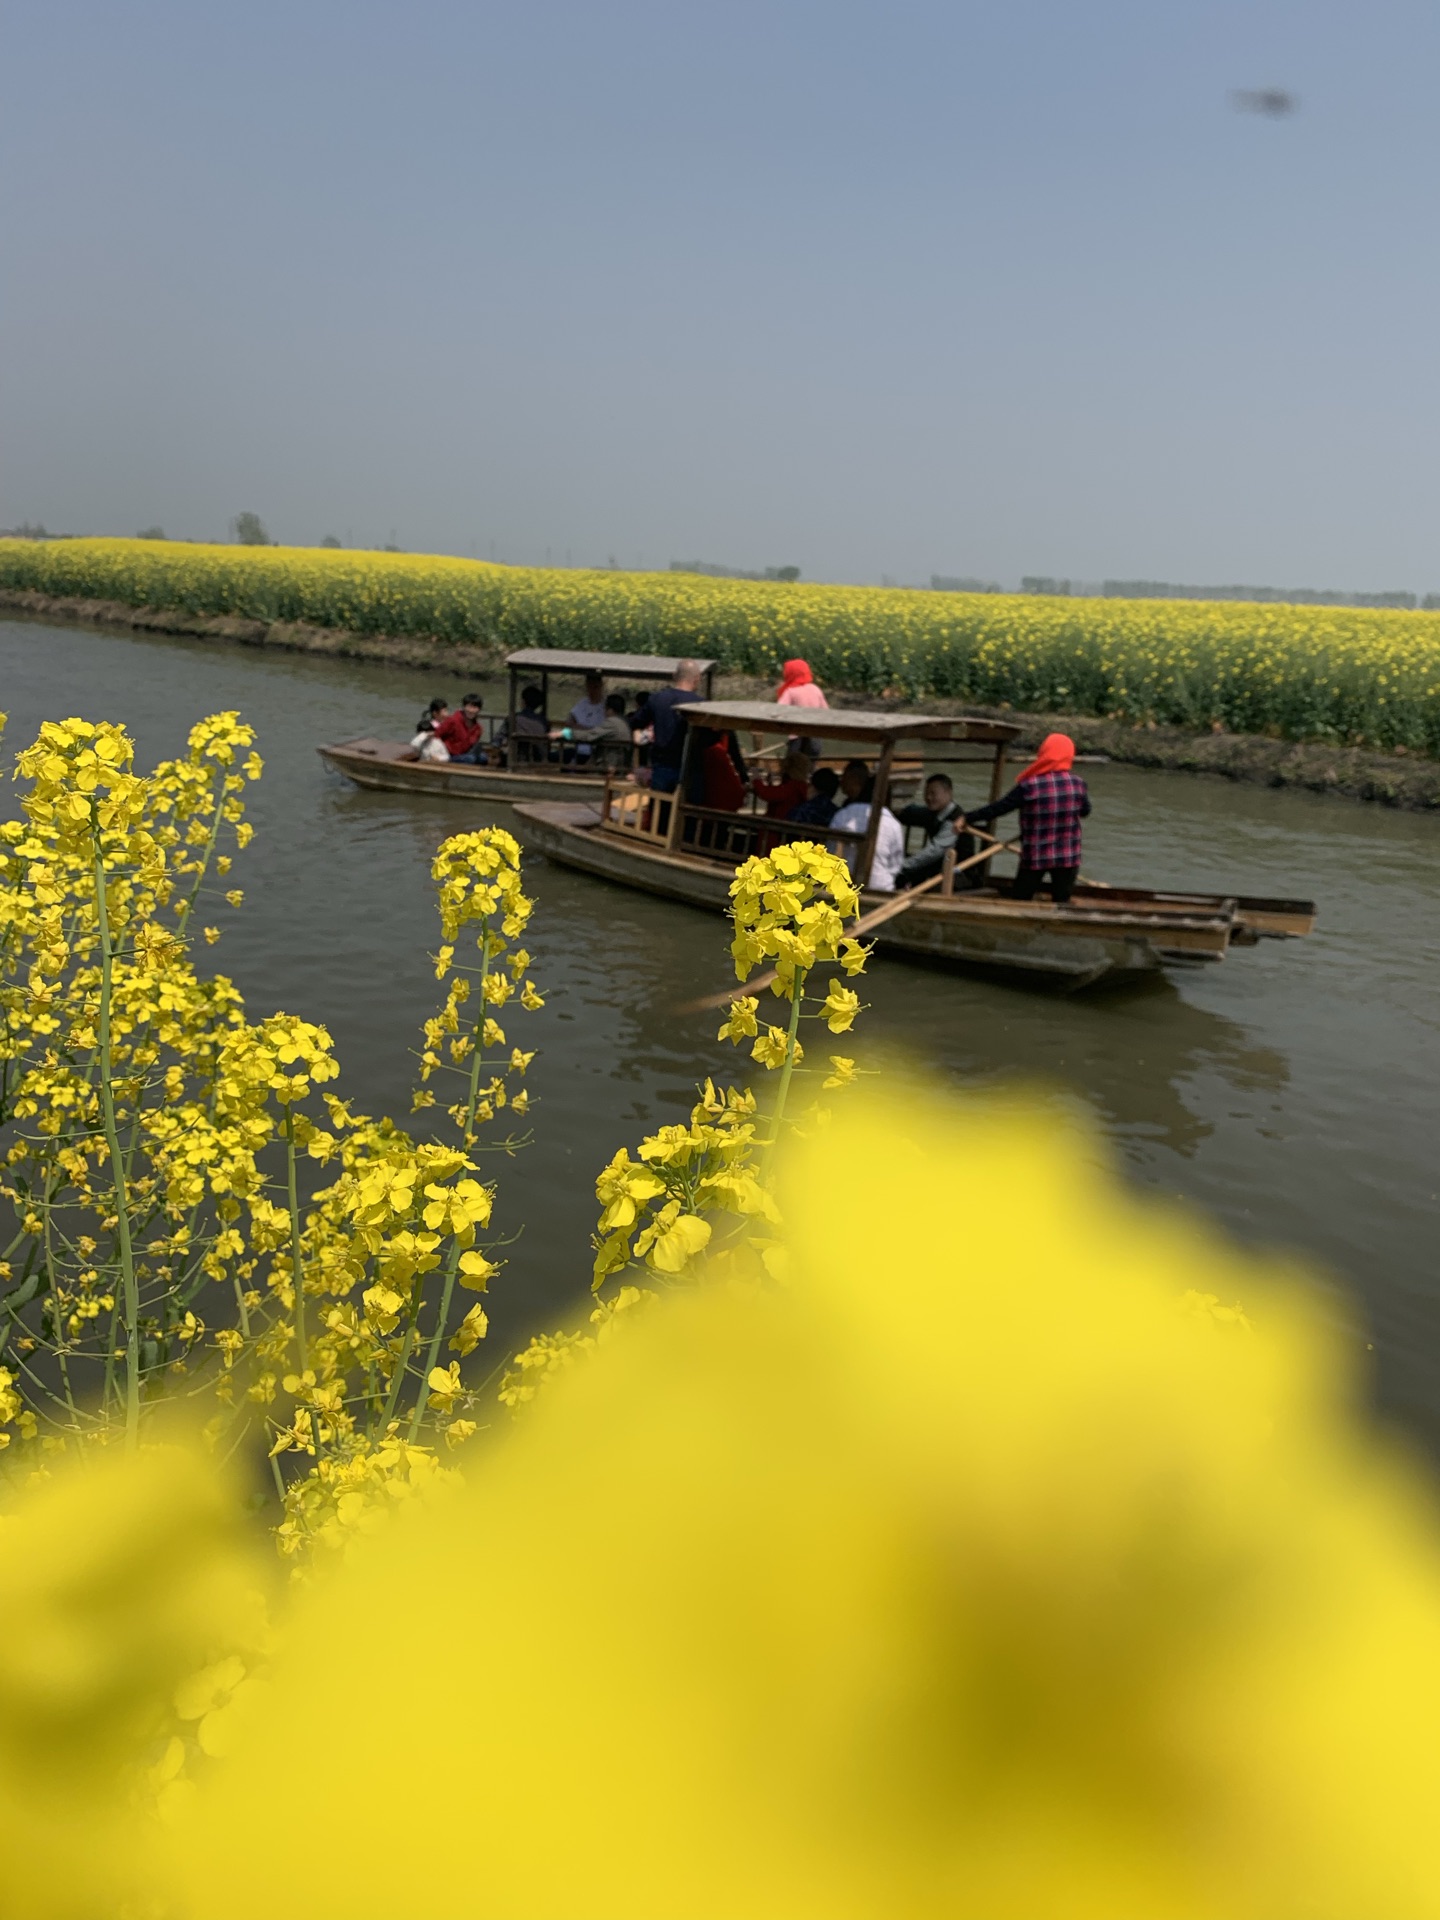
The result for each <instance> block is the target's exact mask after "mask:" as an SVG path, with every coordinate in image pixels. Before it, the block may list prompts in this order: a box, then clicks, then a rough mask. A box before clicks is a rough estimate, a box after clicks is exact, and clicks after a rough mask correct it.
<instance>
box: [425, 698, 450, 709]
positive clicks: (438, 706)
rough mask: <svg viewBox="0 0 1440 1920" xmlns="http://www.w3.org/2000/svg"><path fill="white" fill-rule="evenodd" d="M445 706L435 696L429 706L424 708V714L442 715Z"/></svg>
mask: <svg viewBox="0 0 1440 1920" xmlns="http://www.w3.org/2000/svg"><path fill="white" fill-rule="evenodd" d="M445 704H446V703H445V702H444V701H443V700H441V699H440V698H439V697H438V696H437V697H436V698H435V699H434V700H432V701H431V702H430V705H429V706H428V707H427V708H426V712H427V713H444V711H445Z"/></svg>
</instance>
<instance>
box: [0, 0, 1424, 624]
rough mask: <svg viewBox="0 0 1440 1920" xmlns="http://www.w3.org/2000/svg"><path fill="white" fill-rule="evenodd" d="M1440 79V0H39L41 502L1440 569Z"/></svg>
mask: <svg viewBox="0 0 1440 1920" xmlns="http://www.w3.org/2000/svg"><path fill="white" fill-rule="evenodd" d="M1437 75H1440V8H1437V7H1436V6H1435V5H1434V4H1433V0H1414V4H1411V3H1410V0H1364V4H1361V3H1360V0H1354V3H1353V4H1339V3H1338V0H1212V3H1211V4H1191V3H1190V0H1172V3H1170V4H1167V3H1166V0H1093V3H1092V4H1085V0H984V3H983V4H976V3H974V0H948V4H938V3H937V0H885V4H872V3H871V0H825V3H824V4H813V3H810V0H770V4H756V3H755V0H724V3H723V4H720V3H719V0H715V3H713V4H712V3H711V0H706V3H705V4H698V3H697V4H685V0H672V3H671V4H658V3H652V4H646V3H645V0H587V3H586V4H574V3H573V0H523V4H514V3H512V0H504V3H503V4H483V3H482V0H476V4H470V5H464V4H458V3H457V0H448V3H447V0H344V3H343V4H341V0H283V4H282V3H281V0H246V3H245V4H236V3H235V0H230V3H229V4H225V5H221V4H218V0H11V3H10V6H9V8H8V10H7V23H6V27H5V38H4V57H3V71H0V142H3V148H4V151H3V153H0V163H3V169H4V171H3V178H4V180H5V183H6V184H5V189H4V194H3V213H0V227H3V237H0V283H3V305H0V525H12V524H14V523H15V522H16V521H18V520H20V519H22V518H29V519H32V520H43V521H44V522H45V523H46V524H48V525H49V526H50V527H52V528H59V529H62V530H66V531H79V532H111V533H133V532H135V531H136V530H137V529H138V528H140V527H143V526H146V525H148V524H150V523H152V522H156V521H158V522H160V523H161V524H163V526H164V527H165V528H166V530H167V531H168V532H170V533H172V534H182V535H188V536H204V537H223V536H224V535H225V533H226V529H227V526H228V523H229V521H230V519H231V517H232V516H233V515H234V514H235V513H236V512H237V511H239V510H240V509H242V508H249V509H253V510H254V511H256V512H259V513H260V514H261V515H262V516H263V517H264V519H265V520H266V522H267V523H268V525H269V527H270V529H271V531H272V533H273V534H275V535H276V536H277V537H279V538H282V539H286V540H293V541H299V542H312V541H315V540H317V539H319V537H320V536H321V535H322V534H325V533H327V532H334V533H337V534H338V535H340V537H341V538H342V539H344V540H346V541H347V544H348V543H349V542H350V541H354V542H355V543H357V544H378V543H380V542H383V541H385V540H387V539H390V538H391V537H392V536H393V537H394V538H395V539H396V540H398V541H399V543H400V544H401V545H403V546H405V547H407V548H415V549H433V550H437V551H446V552H471V553H477V554H479V555H480V556H482V557H487V556H489V555H490V554H491V553H492V552H493V553H494V554H495V555H496V557H498V558H501V559H508V560H514V561H526V562H533V561H540V560H543V559H544V558H545V557H546V554H547V551H548V553H549V554H550V555H551V557H553V558H554V559H555V560H556V561H557V562H564V561H565V560H566V559H567V558H568V559H570V560H572V561H573V562H574V563H575V564H577V565H578V564H580V563H582V562H584V563H594V562H603V561H605V560H606V559H607V558H608V557H609V556H611V555H613V556H614V557H615V558H616V559H617V560H618V562H619V563H620V564H621V565H622V566H636V565H647V566H662V567H663V566H665V565H667V564H668V562H669V561H670V560H672V559H690V558H695V557H700V558H704V559H710V560H718V561H724V562H728V563H730V564H734V565H741V566H762V565H767V564H771V565H773V564H782V563H786V562H793V563H795V564H798V565H799V566H800V567H801V568H802V569H803V570H804V573H805V574H806V576H807V577H817V576H818V577H824V578H834V579H851V580H874V579H878V578H879V577H880V576H881V574H882V573H885V574H890V575H892V576H894V577H896V578H898V579H901V580H906V581H915V580H924V579H928V576H929V575H930V574H931V573H932V572H943V573H977V574H982V575H985V576H987V577H992V578H996V579H999V580H1001V581H1004V582H1006V583H1014V582H1017V581H1018V578H1019V576H1020V575H1021V574H1022V573H1031V572H1043V573H1059V574H1070V575H1072V576H1076V577H1079V578H1082V579H1099V578H1102V577H1104V576H1106V575H1124V576H1134V575H1144V576H1149V577H1158V578H1165V579H1171V580H1179V581H1186V582H1200V583H1205V582H1222V581H1243V582H1249V583H1260V584H1266V583H1273V584H1278V585H1300V584H1311V585H1316V586H1324V585H1336V586H1342V587H1361V588H1379V587H1390V586H1408V587H1412V588H1416V589H1419V590H1425V589H1431V588H1440V549H1437V467H1440V460H1437V447H1440V442H1437V428H1440V418H1437V415H1440V351H1437V342H1440V247H1437V244H1436V227H1437V189H1440V104H1437V103H1440V91H1437ZM1264 86H1280V87H1285V88H1290V89H1293V90H1294V91H1295V93H1296V94H1297V95H1298V96H1299V99H1300V110H1299V111H1298V113H1296V114H1294V115H1292V116H1291V117H1289V118H1288V119H1283V120H1268V119H1263V118H1259V117H1255V116H1251V115H1244V114H1240V113H1237V112H1236V111H1234V110H1233V108H1232V106H1231V103H1230V93H1231V90H1232V89H1235V88H1241V87H1264Z"/></svg>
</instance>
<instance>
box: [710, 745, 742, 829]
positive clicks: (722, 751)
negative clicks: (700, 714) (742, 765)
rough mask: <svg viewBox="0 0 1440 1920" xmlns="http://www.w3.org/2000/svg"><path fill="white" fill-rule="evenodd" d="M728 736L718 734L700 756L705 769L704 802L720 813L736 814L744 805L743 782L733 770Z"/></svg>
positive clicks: (733, 765)
mask: <svg viewBox="0 0 1440 1920" xmlns="http://www.w3.org/2000/svg"><path fill="white" fill-rule="evenodd" d="M731 737H732V736H730V735H727V734H720V735H719V736H718V737H717V738H716V739H715V742H714V744H713V745H712V746H708V747H706V749H705V751H704V753H703V754H702V755H701V765H702V766H703V767H704V769H705V801H704V804H705V805H706V806H707V807H714V808H716V810H717V811H718V812H721V813H738V812H739V811H740V809H741V807H743V806H744V804H745V782H744V781H743V780H742V779H741V777H740V775H739V774H738V773H737V772H736V770H735V762H734V760H733V759H732V757H731V750H730V740H731Z"/></svg>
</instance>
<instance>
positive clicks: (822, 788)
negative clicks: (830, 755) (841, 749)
mask: <svg viewBox="0 0 1440 1920" xmlns="http://www.w3.org/2000/svg"><path fill="white" fill-rule="evenodd" d="M810 784H811V786H812V787H814V789H815V791H816V792H817V793H823V794H824V796H825V798H826V799H827V800H833V799H834V798H835V793H836V789H837V788H838V787H839V785H840V776H839V774H838V773H837V772H836V771H835V769H834V767H816V769H815V771H814V773H812V774H811V776H810Z"/></svg>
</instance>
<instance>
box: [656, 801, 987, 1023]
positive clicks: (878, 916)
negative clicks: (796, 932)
mask: <svg viewBox="0 0 1440 1920" xmlns="http://www.w3.org/2000/svg"><path fill="white" fill-rule="evenodd" d="M977 831H978V829H977ZM986 837H987V838H989V836H988V835H987V836H986ZM1019 844H1020V842H1019V841H1018V840H1003V841H1000V840H997V841H994V842H992V844H991V845H990V846H988V847H986V849H985V851H984V852H983V853H972V854H971V856H970V858H969V859H968V860H960V861H957V863H956V864H955V865H954V866H953V867H952V868H951V869H950V875H949V877H950V878H951V879H952V880H953V879H954V877H955V875H956V874H957V873H964V871H965V869H966V868H967V867H978V866H979V864H980V862H981V861H982V860H993V859H994V858H995V855H996V854H997V853H1010V852H1011V851H1013V849H1014V848H1016V847H1018V846H1019ZM945 877H946V876H945V873H944V872H943V870H942V871H941V872H940V873H936V874H932V875H931V877H930V878H929V879H928V880H922V881H921V882H920V884H919V886H918V887H910V888H907V890H906V891H905V892H904V893H897V894H896V895H895V897H894V899H893V900H887V901H886V902H885V904H884V905H883V906H879V907H872V908H871V909H870V911H869V913H862V914H861V916H860V918H859V919H858V920H857V921H856V922H855V923H854V925H853V926H850V927H847V928H846V929H845V931H846V933H847V935H848V936H849V938H850V939H852V940H858V939H859V938H860V936H861V934H863V933H869V931H870V930H871V928H872V927H878V926H880V925H881V924H882V923H883V922H884V921H886V920H893V919H894V918H895V916H896V915H897V914H901V913H904V911H905V909H906V908H907V907H910V906H913V905H914V903H915V902H916V901H917V900H918V899H919V898H920V896H921V894H922V893H929V891H930V889H931V888H932V887H938V886H939V885H940V883H941V881H942V880H944V879H945ZM779 975H780V969H779V968H778V967H771V969H770V971H769V972H768V973H757V974H756V975H755V976H754V978H753V979H750V980H746V981H743V982H742V983H741V985H740V986H738V987H727V988H726V989H725V991H724V992H723V993H711V994H707V995H706V996H705V998H704V999H703V1000H690V1001H687V1002H686V1004H685V1005H684V1006H683V1007H677V1008H676V1009H675V1011H676V1012H677V1013H708V1012H709V1011H710V1010H711V1009H712V1008H714V1007H728V1006H729V1005H730V1002H731V1001H732V1000H740V999H742V998H744V996H745V995H746V994H751V993H760V992H761V991H763V989H764V988H766V987H768V986H769V985H770V983H771V981H772V980H776V979H778V978H779Z"/></svg>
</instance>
